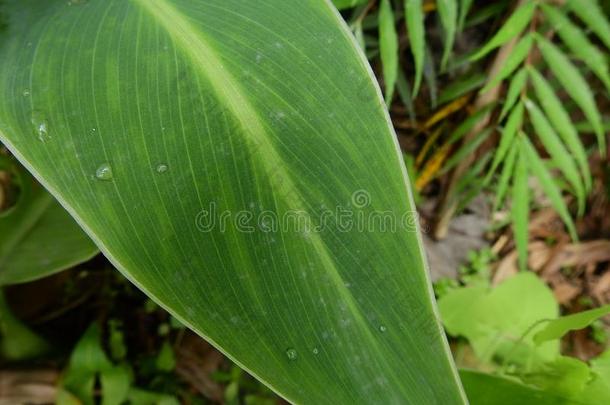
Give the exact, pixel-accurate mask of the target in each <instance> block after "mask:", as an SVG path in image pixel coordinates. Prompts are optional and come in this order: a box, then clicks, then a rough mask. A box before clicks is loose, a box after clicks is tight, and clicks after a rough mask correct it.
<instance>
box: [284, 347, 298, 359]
mask: <svg viewBox="0 0 610 405" xmlns="http://www.w3.org/2000/svg"><path fill="white" fill-rule="evenodd" d="M286 357H288V360H290V361H295V360H296V359H297V357H299V354H298V353H297V351H296V350H295V349H288V350H286Z"/></svg>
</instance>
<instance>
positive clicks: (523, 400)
mask: <svg viewBox="0 0 610 405" xmlns="http://www.w3.org/2000/svg"><path fill="white" fill-rule="evenodd" d="M460 378H461V379H462V383H463V384H464V389H465V390H466V395H467V396H468V400H469V401H470V404H471V405H490V404H493V405H515V404H519V405H568V404H571V405H574V403H573V402H572V401H571V400H570V398H568V397H566V396H562V395H559V394H557V393H556V392H548V391H543V390H541V389H539V388H537V387H532V386H529V385H524V384H521V383H519V382H517V381H515V380H511V379H508V378H505V377H501V376H497V375H492V374H485V373H482V372H480V371H473V370H460Z"/></svg>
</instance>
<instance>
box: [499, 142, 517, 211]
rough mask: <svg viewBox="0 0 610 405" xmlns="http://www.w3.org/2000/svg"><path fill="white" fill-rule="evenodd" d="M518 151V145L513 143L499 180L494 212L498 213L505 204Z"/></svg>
mask: <svg viewBox="0 0 610 405" xmlns="http://www.w3.org/2000/svg"><path fill="white" fill-rule="evenodd" d="M518 149H519V148H518V147H517V143H516V142H514V141H513V144H512V145H511V146H510V148H509V150H508V154H507V155H506V159H505V160H504V164H503V165H502V172H501V173H500V179H499V180H498V186H497V187H496V193H495V194H496V199H495V201H494V207H493V210H494V211H497V210H498V209H499V208H500V206H501V205H502V203H503V202H504V197H505V196H506V192H507V191H508V186H509V184H510V179H511V177H512V175H513V171H514V168H515V161H516V156H517V150H518Z"/></svg>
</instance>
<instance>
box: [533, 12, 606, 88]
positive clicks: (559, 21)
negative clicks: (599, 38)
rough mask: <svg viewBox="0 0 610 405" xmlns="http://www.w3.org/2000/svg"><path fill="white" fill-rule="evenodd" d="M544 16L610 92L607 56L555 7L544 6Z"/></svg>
mask: <svg viewBox="0 0 610 405" xmlns="http://www.w3.org/2000/svg"><path fill="white" fill-rule="evenodd" d="M541 7H542V9H543V10H544V14H545V15H546V17H547V18H548V20H549V22H550V23H551V25H552V27H553V29H554V30H555V31H557V33H558V34H559V36H560V37H561V40H562V41H563V42H564V43H565V44H566V45H567V46H568V48H569V49H570V50H571V51H572V52H573V53H574V55H576V56H577V57H578V58H579V59H580V60H582V61H583V62H584V63H585V64H586V65H587V66H588V67H589V69H591V71H592V72H593V73H595V74H596V75H597V77H599V79H600V80H601V81H602V82H603V83H604V85H605V86H606V88H607V89H608V90H609V91H610V74H609V73H608V61H607V56H606V55H604V54H603V53H602V52H601V51H600V50H599V49H597V48H596V47H595V45H593V44H592V43H591V42H590V41H589V40H588V39H587V36H586V35H585V33H583V32H582V30H581V29H580V28H578V27H577V26H576V25H575V24H573V23H572V22H571V21H570V19H569V18H568V17H566V16H565V15H564V14H563V13H562V12H561V11H560V10H558V9H557V8H555V7H552V6H549V5H546V4H542V5H541Z"/></svg>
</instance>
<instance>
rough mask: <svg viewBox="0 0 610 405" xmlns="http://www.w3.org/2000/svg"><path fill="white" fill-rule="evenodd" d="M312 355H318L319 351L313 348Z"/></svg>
mask: <svg viewBox="0 0 610 405" xmlns="http://www.w3.org/2000/svg"><path fill="white" fill-rule="evenodd" d="M312 353H313V354H315V355H316V356H317V355H318V354H320V349H318V348H317V347H314V348H313V350H312Z"/></svg>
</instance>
